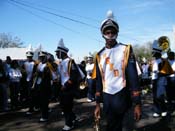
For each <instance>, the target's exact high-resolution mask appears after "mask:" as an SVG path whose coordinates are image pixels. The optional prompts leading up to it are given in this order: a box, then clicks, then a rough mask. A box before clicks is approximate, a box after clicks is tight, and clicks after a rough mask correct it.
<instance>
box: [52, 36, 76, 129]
mask: <svg viewBox="0 0 175 131" xmlns="http://www.w3.org/2000/svg"><path fill="white" fill-rule="evenodd" d="M68 51H69V49H68V48H67V47H65V46H64V42H63V39H60V41H59V45H58V47H57V49H56V51H55V52H56V55H57V57H58V59H60V60H61V62H60V64H59V65H58V72H59V74H60V79H61V90H60V105H61V107H62V110H63V113H64V117H65V125H64V127H63V129H62V131H70V130H72V129H73V128H74V124H75V120H76V116H75V113H74V112H73V106H74V103H73V99H74V93H75V91H76V87H77V77H78V76H77V74H78V69H77V65H76V63H75V62H74V60H72V59H71V58H70V57H69V56H68V54H67V53H68Z"/></svg>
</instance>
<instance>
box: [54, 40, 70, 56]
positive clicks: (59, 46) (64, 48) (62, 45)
mask: <svg viewBox="0 0 175 131" xmlns="http://www.w3.org/2000/svg"><path fill="white" fill-rule="evenodd" d="M58 51H61V52H64V53H67V52H68V51H69V49H68V48H67V47H65V45H64V42H63V39H62V38H61V39H60V41H59V43H58V46H57V49H56V50H55V52H58Z"/></svg>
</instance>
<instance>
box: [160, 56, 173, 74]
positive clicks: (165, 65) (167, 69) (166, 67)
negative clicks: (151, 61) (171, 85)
mask: <svg viewBox="0 0 175 131" xmlns="http://www.w3.org/2000/svg"><path fill="white" fill-rule="evenodd" d="M160 73H161V74H164V75H170V74H173V73H174V71H173V69H172V67H171V65H170V63H169V62H168V60H167V59H163V62H162V67H161V69H160Z"/></svg>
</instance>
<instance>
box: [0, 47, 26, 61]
mask: <svg viewBox="0 0 175 131" xmlns="http://www.w3.org/2000/svg"><path fill="white" fill-rule="evenodd" d="M26 51H27V48H0V59H2V60H6V56H10V57H11V59H12V60H13V59H16V60H24V59H26Z"/></svg>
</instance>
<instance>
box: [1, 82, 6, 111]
mask: <svg viewBox="0 0 175 131" xmlns="http://www.w3.org/2000/svg"><path fill="white" fill-rule="evenodd" d="M7 107H8V93H7V84H6V83H0V108H2V110H6V109H7Z"/></svg>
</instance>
